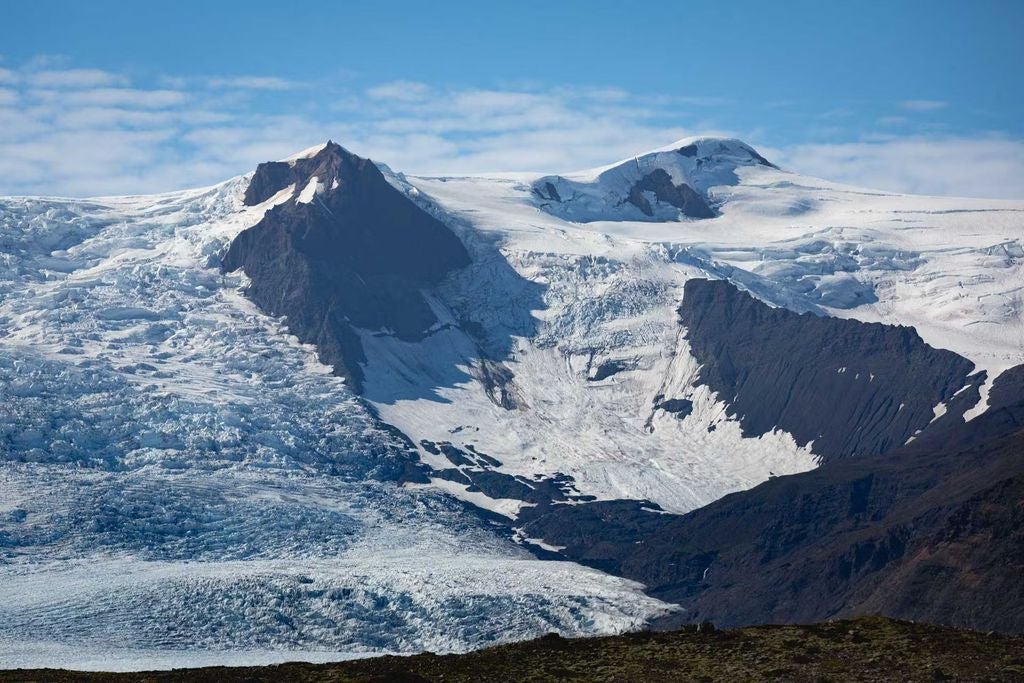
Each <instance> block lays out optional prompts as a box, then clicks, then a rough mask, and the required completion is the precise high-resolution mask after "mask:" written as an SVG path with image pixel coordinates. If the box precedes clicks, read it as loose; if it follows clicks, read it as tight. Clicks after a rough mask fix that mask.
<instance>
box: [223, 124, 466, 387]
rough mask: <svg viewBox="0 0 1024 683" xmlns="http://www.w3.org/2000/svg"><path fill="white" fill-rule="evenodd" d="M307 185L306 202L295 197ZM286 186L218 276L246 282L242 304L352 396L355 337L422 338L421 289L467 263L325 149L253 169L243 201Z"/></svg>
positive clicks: (359, 353)
mask: <svg viewBox="0 0 1024 683" xmlns="http://www.w3.org/2000/svg"><path fill="white" fill-rule="evenodd" d="M313 178H316V179H318V180H319V182H320V183H321V184H322V190H321V191H320V192H319V193H318V194H317V195H316V196H315V197H314V198H313V200H312V201H310V202H309V203H300V202H298V201H297V199H298V195H299V193H300V192H301V191H302V189H303V188H304V187H306V185H307V184H308V183H309V182H310V180H311V179H313ZM293 184H294V185H295V193H294V194H293V196H292V197H291V198H290V199H289V200H287V201H286V202H284V203H282V204H280V205H278V206H276V207H274V208H272V209H270V210H269V211H267V213H266V215H265V216H264V218H263V220H261V221H260V222H259V223H257V224H256V225H255V226H253V227H252V228H249V229H248V230H245V231H243V232H242V233H241V234H239V235H238V237H236V238H235V240H234V241H233V242H232V243H231V246H230V247H229V249H228V251H227V254H226V255H225V256H224V259H223V268H224V269H225V270H226V271H234V270H237V269H239V268H241V269H243V270H244V271H245V274H246V275H247V276H248V277H249V279H250V280H251V283H252V284H251V286H250V287H249V288H248V290H247V291H246V294H247V296H249V298H251V299H252V300H253V301H255V302H256V304H257V305H259V307H260V308H261V309H262V310H263V311H264V312H266V313H268V314H270V315H278V316H280V315H283V316H287V320H286V322H287V325H288V329H289V330H290V331H291V332H292V333H293V334H295V335H296V336H297V337H298V338H299V339H300V340H301V341H303V342H305V343H310V344H314V345H315V346H316V347H317V350H318V352H319V356H320V359H321V361H322V362H324V363H326V364H328V365H330V366H332V367H333V368H334V372H335V373H336V374H338V375H340V376H343V377H346V378H348V380H349V381H350V382H351V384H352V385H353V387H354V388H355V389H356V390H357V391H359V390H360V388H361V384H362V379H363V374H362V368H361V367H360V364H361V363H363V362H364V361H365V356H364V354H363V350H362V345H361V343H360V341H359V336H358V334H357V332H356V329H357V328H362V329H367V330H382V329H383V330H388V331H390V333H393V334H395V335H396V336H397V337H399V338H401V339H403V340H417V339H421V338H422V336H423V335H424V334H425V333H426V332H427V330H428V329H429V328H430V327H431V326H432V325H433V324H435V323H436V322H437V318H436V317H435V315H434V313H433V311H432V310H431V308H430V306H429V305H428V303H427V302H426V300H425V299H424V298H423V295H422V294H421V290H422V289H423V288H425V287H429V286H431V285H434V284H437V283H438V282H439V281H440V280H441V279H442V278H443V277H444V276H445V275H446V274H447V273H449V272H450V271H452V270H454V269H457V268H460V267H462V266H465V265H466V264H467V263H469V255H468V254H467V252H466V249H465V248H464V247H463V245H462V243H461V242H460V241H459V239H458V238H457V237H456V236H455V235H454V234H453V233H452V232H451V231H450V230H449V229H448V228H447V227H446V226H445V225H443V224H442V223H441V222H440V221H438V220H437V219H435V218H434V217H433V216H431V215H430V214H428V213H426V212H425V211H423V210H422V209H421V208H419V207H418V206H416V205H415V204H414V203H413V202H411V201H410V200H409V199H408V198H406V197H405V195H403V194H402V193H401V192H400V191H398V190H397V189H395V188H394V187H392V186H391V185H390V184H389V183H388V181H387V179H385V177H384V175H383V174H382V173H381V172H380V170H379V169H378V168H377V167H376V166H375V165H374V164H373V162H371V161H370V160H369V159H363V158H361V157H358V156H356V155H354V154H352V153H350V152H348V151H347V150H345V149H343V148H342V147H340V146H339V145H337V144H334V143H331V142H329V143H328V144H327V145H326V146H325V147H324V148H323V149H322V150H320V151H319V152H318V153H317V154H315V155H313V156H312V157H309V158H305V159H298V160H296V161H295V162H293V163H286V162H271V163H268V164H261V165H260V166H259V168H258V169H257V171H256V174H255V175H254V176H253V179H252V181H251V182H250V185H249V188H248V189H247V190H246V195H245V201H246V203H250V204H258V203H260V202H262V201H265V200H266V199H268V198H269V197H272V196H273V195H275V194H276V193H277V192H279V191H280V190H282V189H284V188H286V187H288V186H290V185H293Z"/></svg>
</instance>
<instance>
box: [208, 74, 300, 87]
mask: <svg viewBox="0 0 1024 683" xmlns="http://www.w3.org/2000/svg"><path fill="white" fill-rule="evenodd" d="M206 85H207V87H210V88H233V89H238V90H292V89H294V88H298V87H300V86H301V85H302V84H301V83H297V82H295V81H289V80H287V79H284V78H277V77H276V76H216V77H212V78H208V79H206Z"/></svg>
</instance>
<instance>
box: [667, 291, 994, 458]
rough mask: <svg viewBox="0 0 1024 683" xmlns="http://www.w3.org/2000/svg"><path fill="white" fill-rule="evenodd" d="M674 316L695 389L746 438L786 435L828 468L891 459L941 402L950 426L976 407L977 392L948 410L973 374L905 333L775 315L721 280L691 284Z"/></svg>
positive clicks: (959, 360) (777, 311)
mask: <svg viewBox="0 0 1024 683" xmlns="http://www.w3.org/2000/svg"><path fill="white" fill-rule="evenodd" d="M679 316H680V320H681V322H682V324H683V325H684V326H685V327H686V328H687V332H686V338H687V339H688V340H689V342H690V347H691V350H692V353H693V355H694V357H696V359H697V360H698V361H699V362H700V363H701V370H700V376H699V378H698V382H699V383H701V384H706V385H708V386H709V387H710V388H711V389H712V390H713V391H715V392H716V393H717V394H718V396H719V398H720V399H721V400H723V401H724V402H725V403H726V405H727V406H728V411H729V415H730V416H731V417H735V418H737V419H738V420H739V422H740V425H741V426H742V429H743V434H744V436H760V435H762V434H766V433H768V432H771V431H772V430H774V429H782V430H784V431H786V432H789V433H790V434H792V435H793V437H794V438H795V439H796V441H797V443H798V444H800V445H805V444H807V443H808V442H813V444H812V449H813V451H814V452H815V453H818V454H820V455H822V456H823V457H824V458H825V459H829V458H835V457H845V456H850V455H873V454H879V453H884V452H886V451H889V450H892V449H894V448H897V447H899V446H902V445H903V444H904V443H906V442H907V440H908V439H909V438H910V437H911V436H914V435H915V434H916V433H917V432H919V431H920V430H923V429H925V428H926V427H928V426H929V423H931V422H932V420H933V419H934V418H935V414H934V412H933V409H934V407H935V406H936V405H937V404H939V403H940V402H946V403H947V416H946V417H947V419H948V418H951V417H954V416H955V417H959V416H961V415H962V414H963V412H964V411H965V410H967V409H968V408H970V407H971V405H973V401H972V402H970V403H969V402H968V401H967V400H965V399H966V398H967V397H968V396H971V397H973V398H974V400H975V401H976V400H977V393H976V391H975V392H970V393H969V392H967V391H965V392H962V393H961V395H960V396H959V397H958V399H961V400H957V401H955V402H952V401H951V400H950V399H952V398H953V396H954V394H956V393H957V392H958V391H959V390H960V389H962V388H963V387H965V386H966V385H968V383H969V381H968V378H969V376H970V375H971V372H972V371H973V369H974V366H973V364H972V363H971V362H970V361H969V360H967V359H966V358H963V357H961V356H959V355H957V354H955V353H953V352H951V351H944V350H940V349H935V348H932V347H931V346H928V345H927V344H925V342H924V341H923V340H922V339H921V337H920V336H919V335H918V334H917V332H916V330H914V329H913V328H911V327H896V326H891V325H882V324H879V323H863V322H860V321H856V320H842V319H838V318H829V317H825V316H818V315H813V314H810V313H805V314H797V313H794V312H792V311H789V310H787V309H784V308H772V307H770V306H768V305H766V304H764V303H762V302H760V301H758V300H757V299H755V298H753V297H752V296H750V295H749V294H747V293H745V292H742V291H740V290H739V289H737V288H736V287H735V286H734V285H732V284H731V283H729V282H726V281H724V280H701V279H695V280H690V281H688V282H687V283H686V286H685V289H684V295H683V302H682V305H681V306H680V307H679ZM982 378H983V375H981V374H980V373H979V374H978V375H976V376H974V377H973V378H971V382H972V383H973V384H974V385H977V384H979V383H980V381H981V379H982ZM957 412H958V413H959V414H956V413H957Z"/></svg>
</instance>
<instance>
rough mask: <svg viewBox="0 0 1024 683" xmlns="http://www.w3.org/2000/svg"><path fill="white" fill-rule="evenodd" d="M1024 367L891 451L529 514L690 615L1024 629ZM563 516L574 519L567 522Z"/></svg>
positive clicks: (563, 541) (743, 620) (550, 534)
mask: <svg viewBox="0 0 1024 683" xmlns="http://www.w3.org/2000/svg"><path fill="white" fill-rule="evenodd" d="M1021 378H1024V366H1019V367H1018V368H1016V369H1015V370H1013V371H1012V372H1011V373H1007V374H1004V375H1003V376H1002V378H1001V380H1002V381H997V383H996V385H995V386H994V388H993V393H994V394H995V395H996V396H997V398H999V397H1001V398H999V401H1000V402H999V403H997V404H995V405H993V406H992V407H991V408H990V409H989V411H988V412H987V413H986V414H984V415H982V416H981V417H978V418H976V419H975V420H973V421H971V422H968V423H966V424H965V423H962V422H961V423H960V424H959V425H956V426H953V427H950V428H949V429H948V430H947V431H943V432H941V433H936V434H934V435H933V436H932V437H931V438H922V439H921V440H920V441H918V442H915V443H913V444H911V445H910V446H907V447H905V448H903V449H899V450H896V451H893V452H890V453H886V454H884V455H881V456H873V457H859V458H849V459H843V460H838V461H835V462H832V463H827V464H825V465H823V466H822V467H820V468H818V469H816V470H814V471H812V472H808V473H805V474H800V475H794V476H792V477H780V478H778V479H773V480H772V481H769V482H766V483H764V484H762V485H761V486H758V487H756V488H754V489H752V490H750V491H745V492H741V493H735V494H732V495H730V496H726V497H725V498H723V499H721V500H719V501H717V502H715V503H712V504H711V505H709V506H707V507H705V508H702V509H700V510H697V511H694V512H692V513H690V514H688V515H685V516H681V517H664V516H661V515H653V514H650V513H646V514H645V513H643V511H641V510H635V509H634V510H629V511H626V510H623V509H621V508H620V509H615V508H614V507H611V505H612V504H608V505H602V504H599V503H595V504H592V505H591V506H589V508H590V509H589V510H588V509H587V508H583V509H573V508H568V507H564V506H563V507H556V508H552V509H551V510H550V512H548V513H547V514H546V515H543V516H539V517H538V518H537V519H536V520H532V521H531V522H530V523H529V525H528V531H529V533H530V534H531V535H534V536H537V537H539V538H543V539H544V540H545V541H547V542H548V543H551V544H558V545H560V546H563V547H564V549H563V551H562V552H563V555H564V556H567V557H571V558H574V559H578V560H581V561H584V562H586V563H587V564H591V565H592V566H596V567H600V568H601V569H603V570H605V571H610V572H613V573H616V574H620V575H624V576H629V577H632V578H635V579H637V580H639V581H642V582H644V583H645V584H646V585H647V588H648V591H650V592H651V594H652V595H657V596H660V597H662V598H664V599H668V600H671V601H673V602H679V603H681V604H683V605H685V606H686V610H687V612H686V616H685V618H686V619H687V620H697V621H699V620H701V619H712V620H714V621H715V622H716V623H721V624H726V625H734V624H754V623H765V622H769V623H777V622H784V623H805V622H810V621H820V620H824V619H832V618H837V617H848V616H852V615H858V614H886V615H889V616H894V617H898V618H906V619H914V620H921V621H930V622H933V623H943V624H948V625H955V626H961V627H975V628H984V629H996V630H1002V631H1008V632H1021V631H1024V620H1022V611H1021V609H1020V607H1021V605H1022V604H1024V593H1022V592H1021V585H1020V581H1019V580H1018V578H1019V576H1020V575H1021V572H1022V571H1024V557H1022V556H1021V548H1024V536H1022V529H1024V526H1022V522H1024V517H1022V514H1024V504H1022V502H1024V393H1022V392H1021V391H1020V387H1021ZM559 517H564V519H558V518H559Z"/></svg>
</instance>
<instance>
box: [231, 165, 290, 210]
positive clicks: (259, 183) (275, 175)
mask: <svg viewBox="0 0 1024 683" xmlns="http://www.w3.org/2000/svg"><path fill="white" fill-rule="evenodd" d="M296 177H297V176H296V174H295V169H294V168H293V167H292V165H291V164H289V163H288V162H287V161H268V162H266V163H262V164H260V165H259V166H257V167H256V173H254V174H253V176H252V180H250V181H249V187H247V188H245V197H244V199H243V203H244V204H245V205H246V206H256V205H257V204H262V203H263V202H265V201H267V200H268V199H270V198H271V197H273V196H274V195H275V194H277V193H278V192H280V191H281V190H283V189H284V188H286V187H288V186H289V185H291V184H292V183H294V182H295V181H296Z"/></svg>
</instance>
